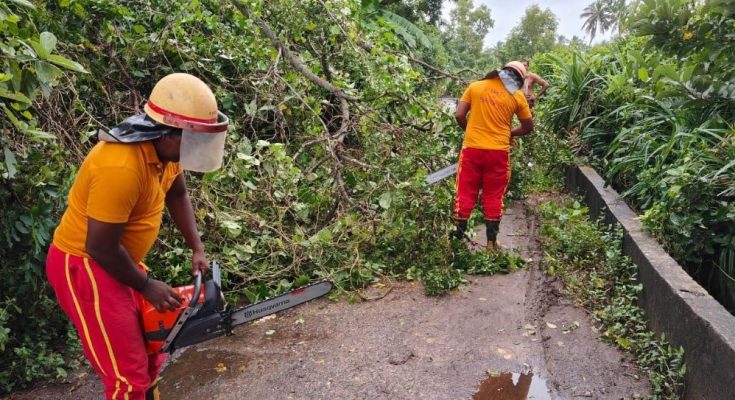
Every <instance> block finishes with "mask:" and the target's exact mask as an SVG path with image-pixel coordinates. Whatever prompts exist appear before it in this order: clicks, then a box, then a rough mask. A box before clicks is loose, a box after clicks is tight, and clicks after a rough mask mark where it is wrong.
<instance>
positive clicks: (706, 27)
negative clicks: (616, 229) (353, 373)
mask: <svg viewBox="0 0 735 400" xmlns="http://www.w3.org/2000/svg"><path fill="white" fill-rule="evenodd" d="M733 4H734V3H733V2H732V1H729V0H727V1H725V0H723V1H710V2H705V3H691V2H685V1H680V2H670V1H646V2H642V3H641V4H640V5H639V7H638V9H637V10H636V14H635V15H634V16H633V17H632V20H631V21H630V22H629V23H630V24H631V26H632V29H633V32H634V33H635V35H637V36H634V37H630V38H626V39H620V40H618V41H616V42H614V43H612V44H610V45H607V46H602V47H598V48H596V49H593V50H592V51H591V52H589V53H588V54H578V53H575V52H568V51H560V52H557V54H555V55H549V56H547V57H546V58H545V60H546V61H545V64H546V65H545V68H547V74H548V75H549V77H550V78H551V79H552V81H554V85H555V87H556V88H557V89H556V90H555V91H553V92H552V93H551V94H550V95H549V104H547V106H548V107H547V108H546V110H547V114H546V115H547V116H548V117H549V118H548V119H547V123H548V124H549V126H550V127H552V128H553V129H557V130H559V131H561V132H565V133H566V134H567V136H568V137H569V139H570V142H571V144H572V145H573V146H575V148H576V149H577V150H578V152H579V154H582V155H587V156H589V160H590V161H592V162H593V163H595V164H597V165H598V166H599V167H600V168H601V169H602V170H603V171H604V172H605V174H606V178H607V180H608V182H609V183H610V184H612V185H613V186H615V187H617V188H618V189H621V190H622V191H624V195H625V196H626V197H627V198H628V199H630V201H631V202H632V203H633V205H634V206H635V207H637V208H638V209H639V210H641V211H642V213H643V221H644V223H645V226H646V227H647V228H648V229H650V230H651V231H652V232H653V233H654V234H655V235H656V236H657V237H658V238H659V240H660V241H661V242H662V243H663V244H664V246H665V247H666V249H667V250H668V251H669V252H670V253H671V254H672V255H673V256H674V257H675V258H676V259H677V260H678V261H679V262H680V263H682V264H683V265H684V266H685V267H686V268H687V270H688V271H689V272H690V273H691V274H692V275H693V276H694V277H695V278H696V279H697V280H698V281H699V282H701V283H702V284H703V285H704V286H705V287H707V288H708V289H709V290H710V292H711V293H713V295H715V297H717V298H719V300H720V301H721V302H723V304H725V306H727V307H728V308H729V309H730V310H735V279H734V278H733V277H735V224H733V223H732V221H733V218H735V201H734V200H735V190H733V188H734V187H735V162H733V160H734V159H735V131H734V130H733V121H735V109H733V107H732V102H733V100H734V99H735V72H734V71H735V69H734V68H733V61H735V41H733V40H732V38H731V37H729V36H727V34H726V31H728V30H729V32H731V31H732V28H733V26H735V11H734V10H735V8H733V7H732V5H733Z"/></svg>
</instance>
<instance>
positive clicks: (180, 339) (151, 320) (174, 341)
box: [140, 262, 332, 354]
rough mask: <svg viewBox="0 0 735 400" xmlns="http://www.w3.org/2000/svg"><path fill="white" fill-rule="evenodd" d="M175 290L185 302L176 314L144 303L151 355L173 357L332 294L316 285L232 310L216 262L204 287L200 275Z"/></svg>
mask: <svg viewBox="0 0 735 400" xmlns="http://www.w3.org/2000/svg"><path fill="white" fill-rule="evenodd" d="M174 290H175V291H176V292H177V293H178V294H179V297H180V298H182V299H183V301H182V302H181V306H179V308H177V309H176V310H174V311H165V312H159V311H157V310H156V308H155V307H153V305H152V304H151V303H149V302H148V301H146V300H144V299H143V300H141V304H140V309H141V313H142V317H143V332H144V335H145V339H146V344H147V347H148V352H149V353H151V354H152V353H158V352H161V353H171V352H173V351H174V350H176V349H178V348H181V347H184V346H189V345H192V344H196V343H200V342H203V341H205V340H209V339H213V338H216V337H219V336H223V335H229V334H232V328H233V327H234V326H236V325H240V324H243V323H245V322H248V321H252V320H255V319H258V318H261V317H264V316H266V315H269V314H273V313H275V312H278V311H282V310H285V309H288V308H291V307H294V306H297V305H299V304H302V303H305V302H307V301H309V300H313V299H316V298H318V297H321V296H324V295H325V294H327V293H329V291H330V290H332V283H331V282H329V281H321V282H317V283H314V284H311V285H307V286H303V287H300V288H298V289H294V290H292V291H290V292H286V293H283V294H281V295H279V296H276V297H273V298H270V299H266V300H263V301H261V302H259V303H256V304H251V305H248V306H245V307H242V308H238V309H236V310H232V309H229V308H228V307H226V304H225V298H224V296H223V295H222V290H221V279H220V269H219V265H218V264H217V263H216V262H215V263H212V279H210V280H208V281H206V282H205V283H204V284H202V275H201V274H200V273H198V274H197V275H196V278H195V280H194V284H193V285H188V286H181V287H177V288H174ZM141 298H142V297H141Z"/></svg>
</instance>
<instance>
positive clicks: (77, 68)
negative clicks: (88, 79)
mask: <svg viewBox="0 0 735 400" xmlns="http://www.w3.org/2000/svg"><path fill="white" fill-rule="evenodd" d="M48 61H50V62H52V63H54V64H56V65H58V66H60V67H62V68H66V69H68V70H71V71H74V72H81V73H84V74H88V73H89V72H87V70H86V69H84V67H83V66H82V64H79V63H78V62H76V61H72V60H70V59H68V58H65V57H62V56H59V55H56V54H52V55H50V56H48Z"/></svg>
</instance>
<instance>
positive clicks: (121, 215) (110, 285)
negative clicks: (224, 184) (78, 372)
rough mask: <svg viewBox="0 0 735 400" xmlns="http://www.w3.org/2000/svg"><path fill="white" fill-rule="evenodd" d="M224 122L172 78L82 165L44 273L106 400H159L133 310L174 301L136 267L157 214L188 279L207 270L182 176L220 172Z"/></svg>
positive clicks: (198, 91)
mask: <svg viewBox="0 0 735 400" xmlns="http://www.w3.org/2000/svg"><path fill="white" fill-rule="evenodd" d="M227 126H228V119H227V117H226V116H225V115H224V114H222V113H221V112H219V111H218V109H217V102H216V100H215V96H214V94H213V93H212V91H211V90H210V89H209V87H208V86H207V85H206V84H205V83H204V82H202V81H201V80H200V79H198V78H196V77H194V76H192V75H188V74H171V75H168V76H166V77H164V78H163V79H161V80H160V81H159V82H158V83H157V84H156V86H155V87H154V88H153V91H152V92H151V96H150V98H149V100H148V102H147V103H146V105H145V113H144V114H139V115H135V116H132V117H130V118H128V119H126V120H125V121H123V122H122V123H120V124H119V125H117V126H116V127H114V128H113V129H112V130H110V131H109V132H102V131H101V132H100V141H99V143H97V144H96V145H95V146H94V147H93V148H92V150H91V151H90V152H89V154H88V155H87V157H86V158H85V159H84V162H83V163H82V165H81V167H80V169H79V172H78V173H77V176H76V178H75V181H74V184H73V186H72V187H71V190H70V191H69V198H68V207H67V209H66V211H65V212H64V215H63V217H62V219H61V222H60V224H59V226H58V228H57V229H56V231H55V233H54V239H53V244H52V245H51V248H50V249H49V253H48V256H47V259H46V274H47V276H48V279H49V282H50V283H51V286H52V287H53V289H54V292H55V293H56V297H57V299H58V301H59V305H60V306H61V308H62V309H63V310H64V312H65V313H66V314H67V315H68V316H69V318H70V319H71V321H72V322H73V323H74V326H75V327H76V329H77V333H78V334H79V337H80V339H81V343H82V346H83V348H84V354H85V356H86V357H87V359H88V360H89V362H90V364H91V365H92V367H93V368H94V370H95V371H96V372H97V374H98V375H99V376H100V377H101V378H102V381H103V383H104V385H105V397H106V398H107V399H129V400H142V399H144V398H145V399H152V398H157V390H156V389H155V387H154V386H155V382H156V380H157V376H158V370H159V368H160V366H161V364H162V362H163V359H164V357H163V356H162V355H161V354H147V352H146V346H145V341H144V338H143V332H142V327H141V322H140V310H139V302H140V301H141V300H142V299H145V300H147V301H148V302H150V303H151V304H152V305H153V306H154V307H156V309H158V310H159V311H164V310H167V309H169V310H173V309H175V308H176V307H177V306H179V305H180V302H181V299H180V298H179V297H178V295H177V294H176V292H174V291H173V289H171V287H169V286H168V285H167V284H166V283H164V282H161V281H158V280H155V279H151V278H150V276H149V275H148V272H147V268H146V267H145V266H144V265H143V264H142V261H143V259H144V258H145V256H146V253H148V251H149V250H150V248H151V246H153V242H154V241H155V240H156V237H157V236H158V231H159V228H160V225H161V218H162V213H163V208H164V206H165V207H166V208H168V210H169V213H170V215H171V218H172V219H173V221H174V222H175V223H176V225H177V227H178V228H179V230H180V231H181V233H182V234H183V236H184V238H185V240H186V243H187V245H188V246H189V247H190V248H191V250H192V252H193V254H192V273H193V274H195V273H204V272H206V270H207V267H208V262H207V257H206V255H205V253H204V247H203V246H202V242H201V241H200V239H199V233H198V230H197V226H196V220H195V217H194V211H193V208H192V205H191V201H190V199H189V195H188V193H187V189H186V181H185V178H184V175H183V174H182V170H184V169H186V170H192V171H200V172H206V171H212V170H215V169H217V168H219V167H220V165H221V163H222V156H223V152H224V140H225V133H226V131H227Z"/></svg>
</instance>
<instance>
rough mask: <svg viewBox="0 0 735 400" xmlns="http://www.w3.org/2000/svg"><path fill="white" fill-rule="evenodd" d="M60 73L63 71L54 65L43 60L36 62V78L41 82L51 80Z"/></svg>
mask: <svg viewBox="0 0 735 400" xmlns="http://www.w3.org/2000/svg"><path fill="white" fill-rule="evenodd" d="M61 74H63V72H62V71H61V70H60V69H59V67H57V66H55V65H52V64H49V63H47V62H45V61H38V62H36V76H38V80H39V81H41V82H44V83H50V82H53V81H54V80H55V79H56V78H57V77H59V76H60V75H61Z"/></svg>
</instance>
